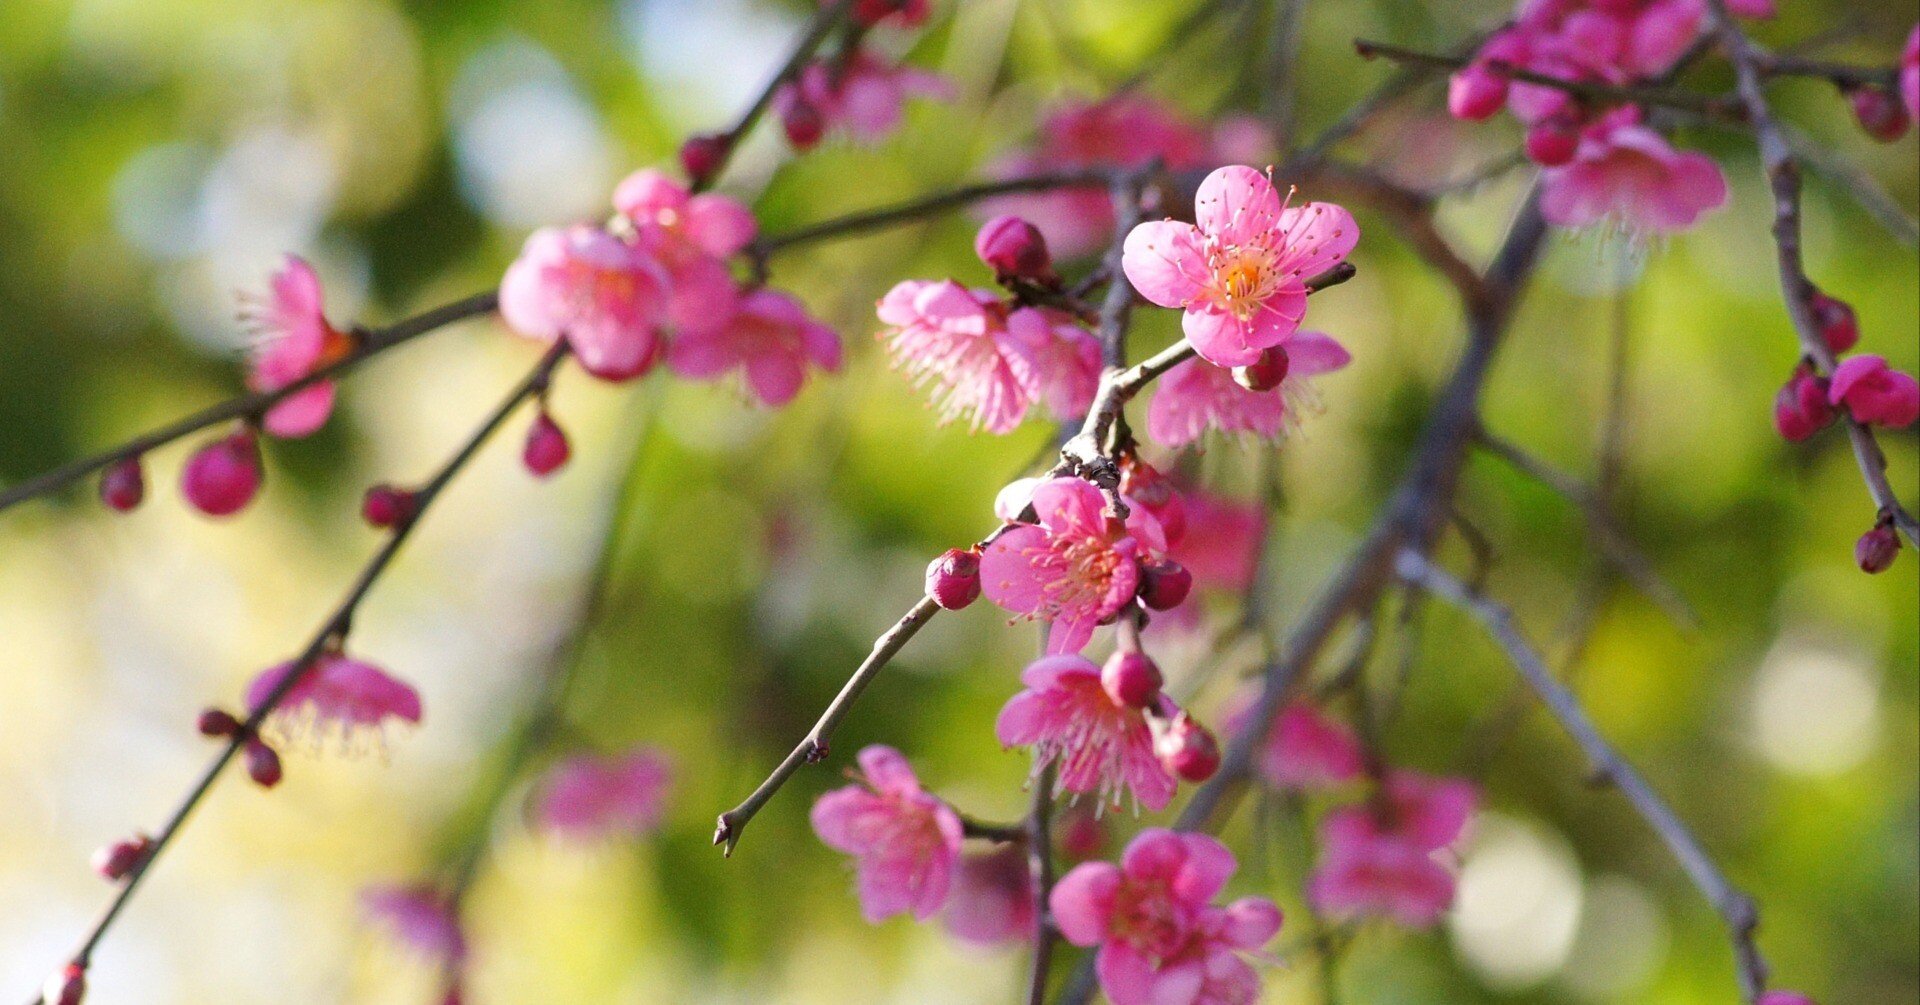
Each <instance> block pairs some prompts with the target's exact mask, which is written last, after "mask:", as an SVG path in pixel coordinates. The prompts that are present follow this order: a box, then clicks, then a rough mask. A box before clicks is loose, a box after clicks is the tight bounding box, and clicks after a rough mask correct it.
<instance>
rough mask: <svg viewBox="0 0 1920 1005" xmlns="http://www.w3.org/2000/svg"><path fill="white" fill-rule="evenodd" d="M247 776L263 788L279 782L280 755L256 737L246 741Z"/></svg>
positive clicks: (269, 787)
mask: <svg viewBox="0 0 1920 1005" xmlns="http://www.w3.org/2000/svg"><path fill="white" fill-rule="evenodd" d="M246 755H247V777H249V778H252V779H253V780H254V783H255V784H257V785H259V786H260V787H261V788H263V789H271V788H273V787H274V786H276V785H278V784H280V778H281V768H280V755H279V754H277V753H275V752H274V749H273V748H272V747H269V746H267V745H266V744H265V743H264V742H262V741H261V740H260V739H259V738H258V737H256V738H254V739H251V740H248V741H247V748H246Z"/></svg>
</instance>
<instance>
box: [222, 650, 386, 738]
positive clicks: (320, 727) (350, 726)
mask: <svg viewBox="0 0 1920 1005" xmlns="http://www.w3.org/2000/svg"><path fill="white" fill-rule="evenodd" d="M299 666H300V664H299V663H298V661H290V662H286V663H281V664H279V665H278V666H274V667H270V668H268V669H267V670H265V671H263V672H262V673H261V674H260V676H258V677H255V678H254V680H253V683H252V684H251V685H249V686H248V687H247V696H246V697H247V709H248V710H249V711H251V712H256V713H257V712H259V711H260V710H261V709H263V708H265V707H266V705H267V701H268V699H270V698H271V697H272V696H273V694H274V692H276V691H278V690H279V689H280V688H281V687H282V684H283V682H284V681H285V680H286V679H287V676H288V675H289V674H292V673H295V671H296V670H297V669H298V668H299ZM396 720H397V721H400V722H404V723H408V724H410V725H418V724H419V722H420V693H419V692H417V691H415V690H414V689H413V687H412V685H409V684H407V683H406V682H405V681H401V680H398V679H396V678H394V677H392V676H389V675H388V674H387V672H386V671H384V670H382V669H380V668H379V667H377V666H374V665H373V664H371V663H367V662H365V661H362V660H357V659H353V658H351V657H348V656H345V655H342V654H340V653H335V652H323V653H321V654H320V655H319V656H317V657H315V658H314V660H313V664H312V665H311V666H309V667H308V668H306V670H305V672H304V673H301V674H300V675H299V676H298V677H296V678H295V679H294V681H293V683H292V684H291V685H288V686H287V690H286V693H285V694H284V695H283V696H282V697H281V698H280V700H279V702H278V703H276V704H275V705H274V706H273V710H272V712H271V713H270V714H269V719H268V721H269V722H270V723H272V725H273V726H274V728H275V729H277V730H278V731H279V732H280V733H281V734H283V735H287V736H292V735H295V734H298V733H302V732H310V733H311V734H312V735H313V738H314V739H315V740H316V741H320V740H325V739H326V738H327V737H329V736H332V735H334V734H336V733H337V734H338V735H339V737H340V740H341V742H342V743H343V744H357V743H359V742H360V741H361V740H362V739H363V738H366V737H368V736H371V737H372V738H373V739H374V740H375V742H379V741H380V740H381V739H382V737H383V734H384V733H385V731H386V727H387V723H389V722H391V721H396Z"/></svg>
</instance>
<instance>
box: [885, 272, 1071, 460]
mask: <svg viewBox="0 0 1920 1005" xmlns="http://www.w3.org/2000/svg"><path fill="white" fill-rule="evenodd" d="M876 313H877V314H878V315H879V318H880V320H881V322H882V323H884V324H887V325H889V326H890V328H889V329H888V330H886V331H883V332H881V333H880V337H881V338H882V339H883V340H885V341H886V344H887V350H888V353H889V355H891V356H892V358H893V363H894V366H895V367H897V368H899V369H900V370H901V371H902V372H904V373H905V374H906V375H907V377H908V378H909V379H910V380H912V381H913V382H914V384H915V385H916V386H920V387H927V388H929V389H930V393H931V396H932V399H933V405H934V407H935V409H936V410H938V412H939V414H940V421H941V422H942V423H946V422H951V421H953V420H954V419H958V418H965V419H967V420H968V422H969V424H970V425H971V426H972V428H973V429H975V430H979V429H985V430H987V431H988V432H991V433H1008V432H1012V431H1013V429H1014V427H1016V426H1018V425H1019V424H1020V421H1021V420H1022V419H1023V418H1025V417H1026V414H1027V410H1028V408H1030V407H1031V406H1032V405H1034V404H1044V405H1045V406H1046V407H1047V408H1048V410H1049V411H1052V412H1053V413H1054V414H1055V415H1056V416H1057V417H1059V418H1061V419H1068V418H1077V417H1078V414H1079V413H1082V412H1084V411H1085V410H1086V409H1087V407H1088V406H1089V405H1091V404H1092V402H1093V394H1094V390H1095V388H1096V387H1097V385H1098V384H1099V372H1100V345H1099V342H1098V340H1096V339H1095V338H1094V337H1093V335H1092V334H1091V333H1089V332H1087V331H1086V330H1085V329H1083V328H1081V327H1079V326H1078V325H1077V324H1075V323H1073V322H1072V320H1071V319H1069V318H1067V317H1066V315H1064V314H1061V313H1059V312H1057V311H1051V310H1043V309H1039V308H1031V307H1018V308H1013V309H1012V310H1009V309H1008V308H1007V307H1006V306H1005V305H1004V304H1002V303H1001V302H1000V301H999V300H998V299H997V298H995V297H994V296H993V295H992V294H991V293H988V292H986V291H980V290H969V289H967V288H966V287H964V286H961V285H960V284H959V283H956V282H953V281H952V280H941V281H939V282H924V281H921V280H907V281H905V282H902V283H899V284H897V285H896V286H894V288H893V289H891V290H889V291H887V295H886V296H885V297H882V298H881V300H880V302H879V304H878V306H877V308H876Z"/></svg>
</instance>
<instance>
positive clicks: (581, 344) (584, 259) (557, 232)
mask: <svg viewBox="0 0 1920 1005" xmlns="http://www.w3.org/2000/svg"><path fill="white" fill-rule="evenodd" d="M668 289H669V287H668V280H667V273H666V270H665V269H664V268H662V267H661V265H660V264H659V263H658V262H657V261H655V259H654V257H653V256H652V255H650V254H648V253H647V252H646V251H643V250H642V249H640V248H638V247H635V246H634V245H632V244H629V243H627V242H625V241H622V240H620V239H619V238H617V237H615V236H613V235H612V234H609V233H607V232H606V231H604V230H601V229H600V228H598V227H588V226H584V225H576V226H572V227H565V228H561V227H544V228H542V229H540V230H536V231H534V232H533V234H532V236H530V237H528V238H527V243H526V245H525V246H524V247H522V248H521V249H520V257H519V258H516V259H514V262H513V264H512V265H510V266H508V267H507V274H506V277H505V278H504V279H502V280H501V281H500V316H501V317H502V318H503V319H504V320H505V321H506V322H507V326H508V327H509V328H512V329H513V330H514V331H515V332H518V333H519V334H521V335H524V336H526V337H528V338H533V339H538V340H540V341H543V342H553V341H555V340H557V339H561V338H564V339H566V340H567V342H568V344H569V345H571V346H572V347H573V352H574V355H575V356H577V357H579V359H580V365H581V366H583V367H586V369H587V370H588V371H589V372H591V373H593V374H594V375H596V376H599V377H602V378H605V379H607V380H628V379H631V378H633V377H638V376H640V375H641V374H643V373H645V372H647V370H648V369H650V368H651V367H652V366H653V364H654V361H655V360H656V359H658V357H659V353H660V334H659V330H658V329H659V327H660V325H661V323H662V322H663V321H665V319H666V311H667V297H668Z"/></svg>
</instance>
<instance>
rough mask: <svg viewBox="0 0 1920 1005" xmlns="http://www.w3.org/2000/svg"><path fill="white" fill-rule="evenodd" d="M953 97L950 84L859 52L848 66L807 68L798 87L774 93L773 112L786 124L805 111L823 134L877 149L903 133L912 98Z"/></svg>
mask: <svg viewBox="0 0 1920 1005" xmlns="http://www.w3.org/2000/svg"><path fill="white" fill-rule="evenodd" d="M952 97H953V85H952V84H951V83H950V82H949V81H948V80H947V78H945V77H942V76H940V75H939V74H937V73H931V72H928V71H926V70H922V69H918V68H916V67H912V66H907V65H905V64H895V63H889V62H887V61H886V60H884V59H881V58H879V57H877V56H875V55H873V54H872V53H870V52H868V51H867V50H865V49H861V50H858V51H856V52H855V53H854V54H853V56H852V58H850V59H846V60H844V61H841V60H834V61H820V60H816V61H814V62H811V63H808V64H807V65H806V66H805V67H804V68H803V69H801V71H800V77H799V79H798V80H797V81H796V82H794V83H790V84H785V85H782V86H781V88H780V90H779V91H777V92H775V94H774V96H773V110H774V113H775V114H776V115H779V116H780V117H781V118H782V119H786V118H789V117H790V116H792V115H793V114H794V112H795V109H796V108H798V107H801V106H804V107H805V108H807V109H810V110H811V112H813V113H814V114H817V115H818V116H819V119H820V125H821V127H822V128H824V129H833V128H836V127H837V128H839V129H842V130H844V131H845V132H846V133H847V134H848V135H849V136H851V137H853V138H854V139H855V140H858V141H860V142H862V143H878V142H879V141H881V140H883V139H886V138H887V137H888V136H889V135H891V134H892V133H893V131H894V130H896V129H898V128H900V120H901V117H902V115H903V113H904V112H905V110H906V104H907V99H908V98H929V99H933V100H939V101H945V100H950V99H951V98H952Z"/></svg>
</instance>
